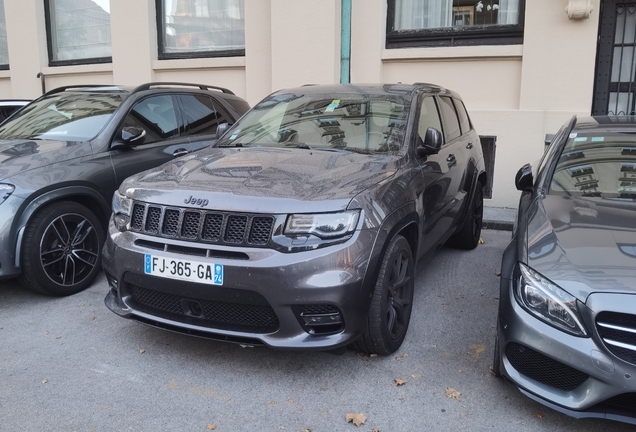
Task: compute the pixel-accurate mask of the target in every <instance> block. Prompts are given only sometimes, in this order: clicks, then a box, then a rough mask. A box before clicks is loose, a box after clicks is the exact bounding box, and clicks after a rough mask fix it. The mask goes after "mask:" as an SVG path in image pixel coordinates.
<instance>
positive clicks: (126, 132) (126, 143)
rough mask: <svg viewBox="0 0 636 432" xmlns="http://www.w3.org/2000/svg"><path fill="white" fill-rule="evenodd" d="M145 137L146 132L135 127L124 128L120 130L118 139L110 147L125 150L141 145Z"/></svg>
mask: <svg viewBox="0 0 636 432" xmlns="http://www.w3.org/2000/svg"><path fill="white" fill-rule="evenodd" d="M145 137H146V130H145V129H143V128H140V127H136V126H126V127H124V128H123V129H122V130H121V135H120V139H118V140H116V141H115V142H114V143H113V145H112V146H111V148H112V149H118V148H126V147H130V146H135V145H139V144H142V143H143V142H144V139H145Z"/></svg>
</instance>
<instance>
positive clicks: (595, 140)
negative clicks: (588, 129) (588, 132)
mask: <svg viewBox="0 0 636 432" xmlns="http://www.w3.org/2000/svg"><path fill="white" fill-rule="evenodd" d="M603 141H605V137H592V142H603Z"/></svg>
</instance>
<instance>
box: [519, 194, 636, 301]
mask: <svg viewBox="0 0 636 432" xmlns="http://www.w3.org/2000/svg"><path fill="white" fill-rule="evenodd" d="M529 211H530V213H529V214H530V216H529V221H528V232H527V259H528V265H529V266H530V267H532V268H533V269H535V270H536V271H538V272H539V273H541V274H543V275H544V276H545V277H547V278H548V279H550V280H552V281H553V282H554V283H556V284H558V285H559V286H560V287H561V288H563V289H564V290H566V291H567V292H569V293H570V294H572V295H573V296H575V297H577V298H578V299H579V300H581V301H583V302H585V301H586V299H587V297H588V296H589V295H590V294H592V293H593V292H617V293H618V292H621V293H625V292H628V293H636V202H632V201H631V200H630V201H627V200H612V199H603V198H587V197H586V198H582V197H576V198H575V197H568V196H556V195H548V196H546V197H544V198H542V199H538V200H537V201H535V203H534V204H533V207H531V208H530V209H529Z"/></svg>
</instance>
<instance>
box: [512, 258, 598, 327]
mask: <svg viewBox="0 0 636 432" xmlns="http://www.w3.org/2000/svg"><path fill="white" fill-rule="evenodd" d="M519 270H520V275H519V281H518V282H517V289H516V297H517V301H518V302H519V304H521V306H523V307H524V308H525V309H526V310H527V311H528V312H530V313H531V314H533V315H534V316H536V317H537V318H539V319H541V320H543V321H545V322H547V323H548V324H550V325H552V326H554V327H556V328H558V329H559V330H563V331H565V332H567V333H570V334H573V335H575V336H587V332H586V331H585V327H584V326H583V324H582V322H581V321H582V320H581V316H580V315H579V311H578V309H577V306H576V297H574V296H572V295H570V294H569V293H567V292H565V291H564V290H563V289H561V288H559V287H558V286H557V285H555V284H554V283H552V282H550V281H549V280H548V279H546V278H545V277H543V276H541V275H540V274H539V273H537V272H536V271H534V270H532V269H531V268H530V267H528V266H526V265H523V264H521V263H519Z"/></svg>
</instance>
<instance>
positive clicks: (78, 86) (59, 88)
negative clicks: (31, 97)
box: [42, 84, 117, 96]
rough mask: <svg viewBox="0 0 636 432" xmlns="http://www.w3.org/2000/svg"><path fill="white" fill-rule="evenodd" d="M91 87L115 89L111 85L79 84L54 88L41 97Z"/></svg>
mask: <svg viewBox="0 0 636 432" xmlns="http://www.w3.org/2000/svg"><path fill="white" fill-rule="evenodd" d="M91 87H117V86H114V85H112V84H79V85H77V84H76V85H67V86H62V87H57V88H54V89H53V90H49V91H47V92H46V93H44V94H43V95H42V96H47V95H51V94H55V93H62V92H63V91H66V90H68V89H74V88H77V89H80V88H91Z"/></svg>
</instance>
